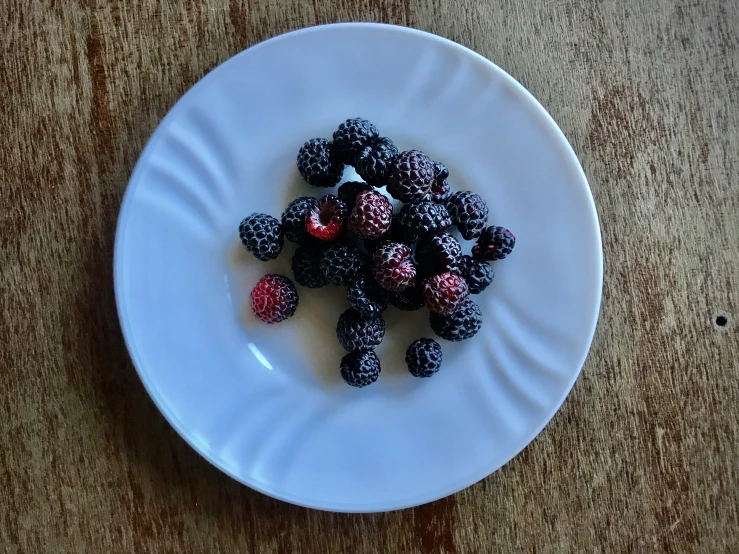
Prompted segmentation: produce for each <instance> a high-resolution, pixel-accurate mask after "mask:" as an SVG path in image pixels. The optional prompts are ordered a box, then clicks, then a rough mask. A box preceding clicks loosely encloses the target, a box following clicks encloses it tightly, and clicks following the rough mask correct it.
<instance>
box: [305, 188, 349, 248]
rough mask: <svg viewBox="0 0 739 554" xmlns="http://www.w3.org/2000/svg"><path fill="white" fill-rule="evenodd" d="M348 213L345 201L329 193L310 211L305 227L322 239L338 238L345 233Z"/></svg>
mask: <svg viewBox="0 0 739 554" xmlns="http://www.w3.org/2000/svg"><path fill="white" fill-rule="evenodd" d="M348 213H349V210H348V208H347V207H346V204H344V202H342V201H341V200H339V199H338V198H336V197H335V196H333V195H331V194H328V195H326V196H324V197H323V198H320V199H319V200H318V203H317V204H316V205H315V206H313V208H311V210H310V212H308V217H306V218H305V228H306V230H307V231H308V232H309V233H310V234H311V235H313V236H314V237H316V238H319V239H321V240H336V239H338V238H339V237H340V236H341V235H342V234H344V229H345V227H346V216H347V215H348Z"/></svg>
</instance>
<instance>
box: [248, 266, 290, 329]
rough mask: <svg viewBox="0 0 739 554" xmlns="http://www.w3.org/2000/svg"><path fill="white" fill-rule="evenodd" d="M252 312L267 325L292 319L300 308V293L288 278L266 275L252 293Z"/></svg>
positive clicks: (272, 274)
mask: <svg viewBox="0 0 739 554" xmlns="http://www.w3.org/2000/svg"><path fill="white" fill-rule="evenodd" d="M250 298H251V311H252V312H253V313H254V316H255V317H256V318H257V319H261V320H262V321H264V322H265V323H279V322H280V321H284V320H285V319H287V318H289V317H292V316H293V314H294V313H295V309H296V308H297V307H298V291H297V290H295V285H293V282H292V281H291V280H290V279H288V278H287V277H283V276H282V275H276V274H274V273H271V274H269V275H265V276H264V277H262V278H261V279H259V282H258V283H257V285H256V286H255V287H254V288H253V289H252V291H251V297H250Z"/></svg>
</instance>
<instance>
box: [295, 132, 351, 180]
mask: <svg viewBox="0 0 739 554" xmlns="http://www.w3.org/2000/svg"><path fill="white" fill-rule="evenodd" d="M298 171H300V174H301V175H302V176H303V179H305V180H306V181H307V182H308V183H309V184H310V185H312V186H314V187H333V186H336V184H338V182H339V180H340V179H341V174H342V173H343V172H344V164H343V163H342V162H341V158H340V157H339V155H338V154H337V153H336V152H335V149H334V147H333V145H332V144H331V142H330V141H328V140H326V139H322V138H316V139H311V140H309V141H308V142H306V143H305V144H304V145H303V146H301V148H300V151H299V152H298Z"/></svg>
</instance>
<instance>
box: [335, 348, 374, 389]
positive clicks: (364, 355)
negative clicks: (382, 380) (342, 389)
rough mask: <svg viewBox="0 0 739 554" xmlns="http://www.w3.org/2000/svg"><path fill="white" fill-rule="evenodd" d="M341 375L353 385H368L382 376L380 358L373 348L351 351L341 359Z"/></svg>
mask: <svg viewBox="0 0 739 554" xmlns="http://www.w3.org/2000/svg"><path fill="white" fill-rule="evenodd" d="M339 367H340V372H341V377H342V378H343V379H344V381H346V383H347V384H348V385H351V386H352V387H366V386H367V385H371V384H372V383H374V382H375V381H377V378H378V377H379V376H380V369H381V368H380V359H379V358H378V357H377V354H375V353H374V352H373V351H372V350H368V351H367V352H350V353H349V354H347V355H346V356H344V357H343V358H342V359H341V365H340V366H339Z"/></svg>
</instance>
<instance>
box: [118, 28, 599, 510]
mask: <svg viewBox="0 0 739 554" xmlns="http://www.w3.org/2000/svg"><path fill="white" fill-rule="evenodd" d="M349 117H364V118H367V119H369V120H371V121H372V122H374V123H375V124H376V125H377V127H378V128H379V130H380V133H381V134H382V135H384V136H389V137H391V138H392V139H393V140H394V141H395V142H396V143H397V144H398V146H399V147H400V148H401V149H411V148H417V149H421V150H423V151H425V152H426V153H428V154H429V155H430V156H431V157H432V158H433V159H436V160H440V161H443V162H444V163H445V164H446V165H447V166H448V167H449V169H450V172H451V177H450V182H451V183H452V185H453V187H454V188H455V189H456V190H472V191H475V192H478V193H479V194H481V195H482V196H483V197H484V198H486V199H487V201H488V203H489V206H490V212H491V214H490V223H491V224H496V225H503V226H505V227H508V228H510V229H511V230H512V231H513V232H514V233H515V234H516V237H517V244H516V249H515V250H514V252H513V254H512V255H511V256H509V257H508V258H507V259H506V260H503V261H501V262H496V263H495V266H494V267H495V271H496V278H495V281H494V283H493V285H492V286H491V287H490V288H489V289H488V290H486V291H485V292H484V293H483V294H481V295H479V296H477V297H475V298H476V300H477V301H478V302H479V303H480V305H481V307H482V311H483V313H484V316H485V322H484V325H483V327H482V330H481V331H480V333H479V334H478V335H477V336H476V337H474V338H473V339H471V340H468V341H465V342H462V343H455V344H452V343H448V342H444V341H441V342H442V347H443V349H444V365H443V367H442V369H441V371H439V373H438V374H436V375H435V376H434V377H432V378H431V379H417V378H413V377H412V376H411V375H410V374H409V373H408V372H407V370H406V369H405V364H404V361H403V356H404V352H405V349H406V347H407V346H408V345H409V344H410V342H412V341H413V340H414V339H416V338H419V337H422V336H429V337H430V336H433V335H432V334H431V330H430V328H429V326H428V322H427V316H426V315H425V314H424V313H423V312H421V311H419V312H415V313H412V314H408V313H403V312H399V311H397V310H395V309H394V308H391V309H389V310H388V312H387V313H386V321H387V324H388V332H387V334H386V338H385V341H384V342H383V344H382V345H381V347H380V348H379V349H378V354H379V355H380V358H381V359H382V364H383V370H382V374H381V376H380V379H379V380H378V381H377V383H375V384H374V385H372V386H370V387H367V388H364V389H355V388H352V387H349V386H346V385H345V384H343V382H342V381H341V379H340V377H339V372H338V366H339V360H340V358H341V356H342V351H341V348H340V346H339V345H338V343H337V340H336V334H335V324H336V320H337V318H338V315H339V314H340V313H341V312H342V311H343V310H344V309H346V308H347V304H346V300H345V298H344V296H343V294H342V290H343V289H339V288H338V287H333V288H324V289H320V290H307V289H299V293H300V306H299V308H298V312H297V314H296V316H295V317H293V318H292V319H290V320H288V321H286V322H284V323H281V324H279V325H265V324H262V323H259V322H258V321H256V320H254V319H253V318H252V317H251V316H250V314H249V310H248V308H246V306H247V303H248V302H247V300H248V296H249V292H250V290H251V288H252V287H253V285H254V284H255V283H256V282H257V280H258V279H259V278H260V277H261V276H262V275H264V274H265V273H272V272H277V273H283V274H286V275H290V269H289V267H290V265H289V264H290V254H291V253H292V251H293V249H292V248H291V247H289V246H288V247H286V252H284V253H283V255H282V256H281V257H280V258H279V259H278V260H275V261H272V262H268V263H262V262H258V261H257V260H256V259H254V258H253V257H252V256H250V255H249V254H248V253H246V252H245V251H244V250H243V248H242V247H241V246H240V244H239V242H238V224H239V222H240V220H241V219H242V218H243V217H245V216H246V215H248V214H250V213H252V212H264V213H268V214H272V215H274V216H276V217H279V216H280V214H281V212H282V210H283V209H284V207H285V206H286V205H287V203H288V202H289V201H290V200H292V199H293V198H295V197H297V196H301V195H306V194H315V195H316V196H320V195H321V194H324V193H325V190H321V191H319V190H315V189H311V188H310V187H309V186H308V185H307V184H305V183H304V182H303V181H302V180H301V179H300V176H299V174H298V172H297V168H296V164H295V158H296V154H297V152H298V149H299V148H300V146H301V145H302V144H303V142H304V141H305V140H307V139H309V138H312V137H318V136H322V137H329V138H330V136H331V134H332V132H333V130H334V129H335V128H336V126H337V125H338V124H339V123H340V122H341V121H343V120H345V119H347V118H349ZM601 284H602V249H601V240H600V232H599V225H598V219H597V214H596V211H595V207H594V204H593V199H592V196H591V194H590V190H589V187H588V184H587V181H586V180H585V176H584V175H583V172H582V169H581V167H580V165H579V163H578V161H577V159H576V157H575V155H574V153H573V151H572V148H571V147H570V145H569V144H568V142H567V140H566V139H565V137H564V136H563V134H562V132H561V131H560V130H559V128H558V127H557V125H556V124H555V123H554V121H553V120H552V119H551V117H550V116H549V115H548V114H547V112H546V111H545V110H544V108H542V106H541V105H540V104H539V103H538V102H537V101H536V100H535V99H534V98H533V97H532V96H531V94H529V93H528V92H527V91H526V90H525V89H524V88H523V87H522V86H521V85H520V84H518V83H517V82H516V81H515V80H513V78H511V77H510V76H509V75H508V74H506V73H505V72H504V71H502V70H501V69H500V68H498V67H496V66H495V65H493V64H492V63H491V62H489V61H488V60H486V59H484V58H482V57H480V56H479V55H477V54H475V53H474V52H472V51H470V50H468V49H466V48H464V47H462V46H460V45H458V44H455V43H453V42H450V41H448V40H445V39H443V38H440V37H437V36H434V35H431V34H427V33H423V32H419V31H415V30H411V29H406V28H401V27H393V26H385V25H376V24H340V25H328V26H322V27H314V28H310V29H304V30H301V31H296V32H293V33H289V34H286V35H283V36H279V37H277V38H274V39H271V40H268V41H266V42H264V43H261V44H258V45H256V46H254V47H252V48H250V49H248V50H246V51H244V52H242V53H241V54H239V55H237V56H235V57H233V58H232V59H230V60H228V61H227V62H226V63H224V64H222V65H221V66H219V67H218V68H216V69H215V70H214V71H212V72H211V73H210V74H209V75H207V76H206V77H205V78H204V79H202V80H201V81H200V82H199V83H198V84H197V85H195V86H194V87H193V88H192V89H191V90H190V91H189V92H188V93H187V94H185V96H184V97H183V98H182V99H181V100H180V101H179V102H178V103H177V104H176V105H175V107H174V108H173V109H172V110H171V111H170V113H169V114H168V115H167V116H166V117H165V118H164V120H163V121H162V123H161V124H160V125H159V127H158V128H157V130H156V132H155V133H154V135H153V137H152V138H151V140H150V141H149V143H148V145H147V146H146V148H145V150H144V152H143V154H142V155H141V158H140V160H139V162H138V165H137V166H136V169H135V171H134V173H133V176H132V177H131V181H130V183H129V185H128V189H127V191H126V195H125V199H124V201H123V207H122V209H121V214H120V219H119V223H118V230H117V236H116V245H115V286H116V296H117V302H118V310H119V314H120V320H121V325H122V328H123V332H124V335H125V339H126V342H127V345H128V348H129V351H130V353H131V357H132V359H133V361H134V364H135V366H136V369H137V370H138V372H139V375H140V376H141V380H142V381H143V383H144V385H145V386H146V389H147V390H148V392H149V394H150V395H151V397H152V398H153V399H154V401H155V402H156V404H157V406H158V407H159V409H160V410H161V411H162V413H163V414H164V416H165V417H166V418H167V419H168V420H169V422H170V423H171V424H172V426H173V427H174V428H175V429H176V430H177V431H178V432H179V433H180V434H181V435H182V437H183V438H184V439H185V440H186V441H187V442H188V443H189V444H190V445H191V446H192V447H193V448H194V449H195V450H197V451H198V452H199V453H200V454H202V455H203V456H204V457H205V458H207V459H208V460H209V461H210V462H211V463H213V464H214V465H215V466H217V467H218V468H220V469H221V470H222V471H224V472H225V473H227V474H228V475H230V476H232V477H233V478H235V479H237V480H239V481H241V482H242V483H244V484H246V485H248V486H250V487H253V488H255V489H257V490H259V491H261V492H263V493H266V494H268V495H271V496H274V497H276V498H280V499H283V500H286V501H288V502H292V503H295V504H300V505H304V506H310V507H314V508H321V509H326V510H337V511H347V512H355V511H356V512H360V511H361V512H369V511H383V510H393V509H398V508H404V507H408V506H414V505H417V504H422V503H424V502H429V501H431V500H435V499H438V498H441V497H443V496H446V495H449V494H451V493H454V492H456V491H459V490H460V489H462V488H464V487H467V486H469V485H471V484H473V483H475V482H476V481H478V480H480V479H482V478H483V477H485V476H487V475H489V474H490V473H492V472H493V471H495V470H496V469H498V468H499V467H500V466H502V465H503V464H505V463H506V462H507V461H508V460H510V459H511V458H512V457H513V456H514V455H516V453H518V452H519V451H520V450H521V449H522V448H524V447H525V446H526V445H527V444H528V443H529V442H530V441H531V440H532V439H533V438H534V437H535V436H536V435H537V434H538V433H539V432H540V431H541V430H542V428H543V427H544V425H546V423H547V422H548V421H549V420H550V419H551V417H552V416H553V415H554V413H555V412H556V410H557V409H558V408H559V406H560V404H561V403H562V402H563V400H564V398H565V397H566V395H567V393H568V392H569V390H570V388H571V387H572V385H573V383H574V381H575V379H576V378H577V376H578V374H579V372H580V369H581V367H582V365H583V363H584V360H585V357H586V355H587V352H588V349H589V347H590V343H591V340H592V337H593V332H594V330H595V325H596V320H597V317H598V311H599V306H600V294H601ZM245 308H246V309H245ZM561 432H566V430H562V431H561Z"/></svg>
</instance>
